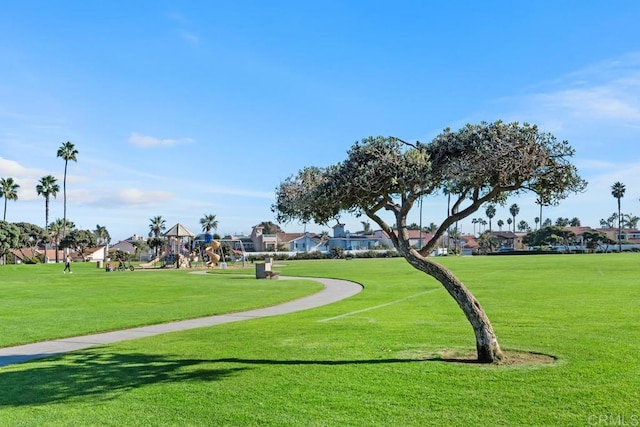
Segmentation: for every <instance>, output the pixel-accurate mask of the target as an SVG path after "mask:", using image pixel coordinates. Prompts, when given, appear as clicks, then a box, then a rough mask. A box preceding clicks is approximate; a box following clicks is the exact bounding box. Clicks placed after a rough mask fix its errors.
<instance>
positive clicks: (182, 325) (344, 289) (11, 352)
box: [0, 276, 362, 367]
mask: <svg viewBox="0 0 640 427" xmlns="http://www.w3.org/2000/svg"><path fill="white" fill-rule="evenodd" d="M280 279H281V280H283V279H308V280H314V281H316V282H320V283H322V284H323V285H324V289H322V290H321V291H319V292H317V293H315V294H312V295H309V296H306V297H303V298H300V299H297V300H294V301H289V302H285V303H282V304H279V305H274V306H271V307H265V308H259V309H255V310H249V311H243V312H238V313H230V314H221V315H216V316H208V317H201V318H197V319H189V320H181V321H177V322H170V323H161V324H157V325H150V326H141V327H138V328H131V329H123V330H119V331H112V332H104V333H100V334H93V335H84V336H78V337H71V338H61V339H57V340H52V341H42V342H37V343H32V344H24V345H19V346H15V347H5V348H0V367H2V366H7V365H11V364H14V363H20V362H26V361H29V360H34V359H41V358H45V357H49V356H53V355H57V354H61V353H68V352H72V351H76V350H82V349H85V348H88V347H93V346H97V345H104V344H110V343H114V342H118V341H126V340H132V339H136V338H142V337H149V336H152V335H159V334H164V333H167V332H175V331H183V330H187V329H194V328H202V327H206V326H214V325H220V324H223V323H231V322H239V321H241V320H248V319H255V318H258V317H269V316H277V315H281V314H287V313H293V312H296V311H302V310H307V309H309V308H315V307H320V306H323V305H327V304H331V303H334V302H337V301H340V300H343V299H345V298H348V297H350V296H353V295H355V294H357V293H358V292H360V291H361V290H362V286H361V285H359V284H357V283H354V282H349V281H347V280H339V279H323V278H316V277H290V276H286V277H283V276H281V277H280Z"/></svg>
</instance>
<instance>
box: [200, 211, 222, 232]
mask: <svg viewBox="0 0 640 427" xmlns="http://www.w3.org/2000/svg"><path fill="white" fill-rule="evenodd" d="M200 225H202V231H204V232H205V233H207V234H209V233H211V230H216V229H217V228H218V221H216V216H215V215H211V214H209V215H205V216H203V217H202V218H200Z"/></svg>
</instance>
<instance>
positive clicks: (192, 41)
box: [178, 30, 200, 46]
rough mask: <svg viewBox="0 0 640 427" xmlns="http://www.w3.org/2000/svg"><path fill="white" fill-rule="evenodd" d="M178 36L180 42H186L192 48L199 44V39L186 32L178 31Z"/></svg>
mask: <svg viewBox="0 0 640 427" xmlns="http://www.w3.org/2000/svg"><path fill="white" fill-rule="evenodd" d="M178 35H179V36H180V38H182V40H184V41H186V42H187V43H189V44H190V45H192V46H196V45H198V44H199V43H200V37H198V36H197V35H195V34H193V33H190V32H188V31H183V30H181V31H178Z"/></svg>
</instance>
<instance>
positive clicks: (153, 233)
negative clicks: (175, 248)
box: [149, 215, 167, 238]
mask: <svg viewBox="0 0 640 427" xmlns="http://www.w3.org/2000/svg"><path fill="white" fill-rule="evenodd" d="M149 221H151V224H149V237H156V238H158V237H160V234H161V233H162V232H163V231H164V230H166V228H167V227H166V225H165V220H164V219H162V216H160V215H158V216H154V217H153V218H149Z"/></svg>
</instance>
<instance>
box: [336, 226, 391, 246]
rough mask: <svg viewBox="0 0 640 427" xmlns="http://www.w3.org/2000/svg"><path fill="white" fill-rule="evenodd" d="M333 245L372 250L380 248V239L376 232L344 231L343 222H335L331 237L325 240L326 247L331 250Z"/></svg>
mask: <svg viewBox="0 0 640 427" xmlns="http://www.w3.org/2000/svg"><path fill="white" fill-rule="evenodd" d="M335 247H339V248H342V249H344V250H348V251H351V250H373V249H381V248H382V244H381V239H380V237H379V234H378V235H377V234H376V233H367V234H365V233H354V234H352V233H350V232H349V231H345V229H344V224H336V225H334V226H333V237H331V238H329V241H328V242H327V249H328V250H331V249H333V248H335Z"/></svg>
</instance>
